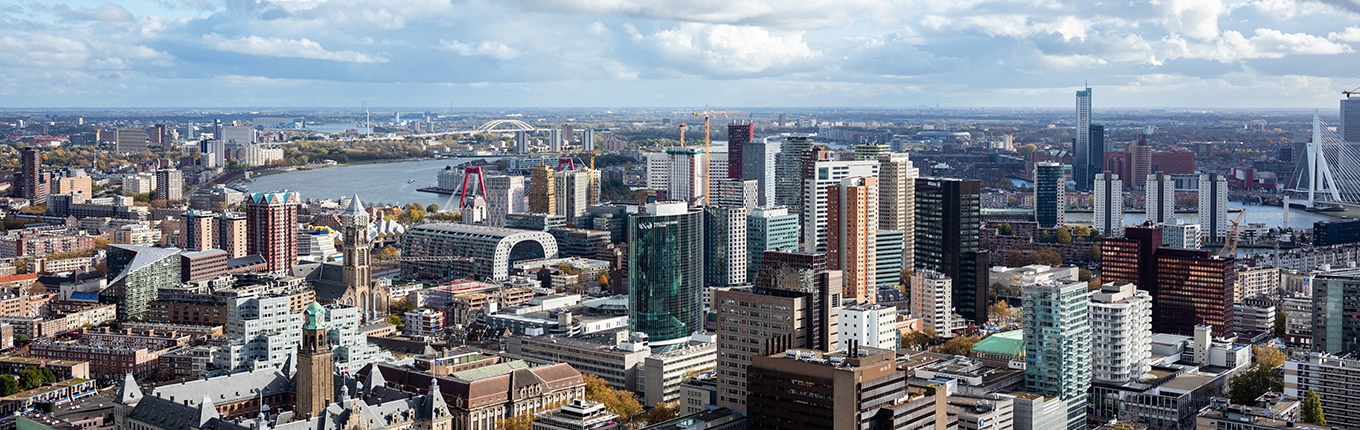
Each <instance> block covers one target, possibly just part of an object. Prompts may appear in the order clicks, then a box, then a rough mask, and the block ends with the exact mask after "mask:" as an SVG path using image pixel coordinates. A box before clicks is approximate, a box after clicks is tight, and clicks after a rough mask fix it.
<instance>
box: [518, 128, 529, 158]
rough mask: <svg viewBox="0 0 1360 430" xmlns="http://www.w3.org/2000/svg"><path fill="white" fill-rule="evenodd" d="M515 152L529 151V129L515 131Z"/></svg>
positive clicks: (525, 152) (524, 152) (526, 152)
mask: <svg viewBox="0 0 1360 430" xmlns="http://www.w3.org/2000/svg"><path fill="white" fill-rule="evenodd" d="M515 153H516V154H528V153H529V132H527V131H516V132H515Z"/></svg>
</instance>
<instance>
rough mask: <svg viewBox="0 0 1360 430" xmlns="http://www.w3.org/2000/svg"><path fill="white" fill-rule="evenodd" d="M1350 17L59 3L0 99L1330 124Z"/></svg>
mask: <svg viewBox="0 0 1360 430" xmlns="http://www.w3.org/2000/svg"><path fill="white" fill-rule="evenodd" d="M1357 15H1360V5H1357V4H1356V3H1354V2H1353V1H1343V0H1282V1H1270V2H1265V1H1249V2H1227V4H1225V3H1224V2H1220V1H1216V0H1215V1H1183V0H1182V1H1167V2H1157V3H1156V4H1150V5H1102V4H1095V5H1087V4H1078V3H1071V4H1064V3H1060V2H1053V3H1048V4H1043V5H1039V6H1030V5H1013V4H1009V3H1006V2H1000V1H984V2H979V3H970V4H953V3H941V4H933V3H932V4H895V3H888V2H871V1H858V2H850V3H840V2H835V3H832V2H821V1H810V2H794V3H786V4H783V5H782V9H775V8H774V7H772V6H770V5H767V4H763V3H760V2H754V1H752V2H736V3H730V2H723V3H718V2H701V3H700V4H693V3H679V2H660V3H656V4H650V5H630V4H626V3H605V4H599V3H595V2H585V1H569V2H539V1H532V0H517V1H510V2H504V3H497V4H485V3H478V2H447V1H428V2H403V3H400V4H390V5H381V6H373V5H357V4H353V2H350V1H300V0H299V1H272V2H271V1H262V2H251V3H225V4H219V3H215V2H188V1H185V2H154V3H153V2H114V3H109V2H93V1H73V2H69V3H68V4H57V5H43V4H25V5H17V6H16V7H15V8H13V10H10V11H7V15H6V22H7V24H9V28H11V29H12V30H13V31H12V32H11V34H9V35H7V36H5V37H3V38H0V52H3V53H5V54H6V55H4V57H5V58H7V59H6V60H3V61H6V62H7V64H6V65H7V69H8V70H7V72H6V73H5V74H4V75H3V76H0V94H3V95H5V96H6V98H7V99H9V100H10V103H11V105H10V106H6V107H7V108H57V107H68V108H78V107H84V108H90V107H166V108H171V107H189V106H215V107H252V106H277V107H324V106H330V107H339V106H345V107H348V106H358V105H360V104H361V103H362V102H363V101H364V100H367V101H368V103H369V105H370V106H454V107H470V106H475V107H482V106H503V107H526V106H552V107H599V106H637V107H660V106H697V105H703V104H706V103H707V104H714V105H725V106H738V105H740V106H751V105H756V106H769V107H794V106H821V107H836V106H871V107H926V106H931V107H933V106H941V107H983V106H987V107H1041V108H1061V107H1064V106H1070V103H1071V99H1070V94H1071V92H1072V91H1073V90H1075V89H1079V88H1081V87H1082V86H1083V84H1089V85H1090V86H1092V87H1093V88H1100V89H1101V92H1100V93H1101V96H1100V102H1099V105H1100V107H1099V108H1097V109H1098V110H1099V109H1104V108H1137V107H1176V108H1227V107H1241V108H1252V107H1264V106H1270V107H1280V108H1317V109H1330V108H1332V107H1333V106H1335V104H1336V99H1337V97H1338V96H1339V94H1338V93H1339V92H1340V91H1343V90H1349V89H1352V88H1354V87H1357V86H1360V81H1356V80H1354V78H1351V77H1350V75H1349V73H1348V71H1350V70H1353V69H1354V67H1355V66H1356V64H1357V57H1356V56H1355V55H1354V54H1355V49H1356V46H1357V45H1360V26H1355V25H1349V23H1351V22H1355V21H1356V20H1355V19H1354V18H1357V17H1358V16H1357ZM1303 64H1306V67H1305V66H1304V65H1303ZM999 83H1000V84H999Z"/></svg>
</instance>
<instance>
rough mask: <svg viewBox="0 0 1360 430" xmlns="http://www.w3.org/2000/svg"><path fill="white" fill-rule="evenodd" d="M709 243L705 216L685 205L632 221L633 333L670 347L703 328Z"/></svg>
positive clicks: (650, 209)
mask: <svg viewBox="0 0 1360 430" xmlns="http://www.w3.org/2000/svg"><path fill="white" fill-rule="evenodd" d="M705 239H706V237H705V236H704V219H703V212H702V211H701V210H700V209H698V208H690V207H689V205H688V204H686V203H685V202H664V203H648V204H647V206H646V211H645V212H644V213H640V214H637V215H635V216H633V217H630V218H629V219H628V274H629V276H628V331H633V332H642V333H646V334H647V336H648V338H649V341H650V342H651V343H652V345H653V346H668V345H675V344H678V343H681V342H684V341H685V340H686V339H688V338H689V336H690V335H691V334H693V333H694V332H696V331H699V330H702V329H703V289H704V285H703V283H704V259H703V255H704V254H703V252H704V251H703V250H704V242H705Z"/></svg>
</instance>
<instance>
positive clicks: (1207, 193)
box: [1199, 173, 1228, 242]
mask: <svg viewBox="0 0 1360 430" xmlns="http://www.w3.org/2000/svg"><path fill="white" fill-rule="evenodd" d="M1199 226H1200V228H1201V229H1203V235H1205V236H1208V237H1209V239H1210V240H1212V241H1214V242H1219V241H1222V240H1224V239H1225V238H1227V236H1228V178H1226V177H1224V176H1223V174H1221V173H1201V174H1200V175H1199Z"/></svg>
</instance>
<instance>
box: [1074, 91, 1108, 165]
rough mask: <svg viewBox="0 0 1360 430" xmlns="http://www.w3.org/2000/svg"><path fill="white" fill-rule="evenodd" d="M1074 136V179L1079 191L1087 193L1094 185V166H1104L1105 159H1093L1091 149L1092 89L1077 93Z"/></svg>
mask: <svg viewBox="0 0 1360 430" xmlns="http://www.w3.org/2000/svg"><path fill="white" fill-rule="evenodd" d="M1073 134H1075V135H1076V139H1075V140H1074V141H1073V145H1072V179H1073V180H1074V181H1075V182H1076V184H1077V190H1078V191H1085V190H1088V189H1090V187H1091V186H1090V184H1092V183H1094V182H1093V178H1094V174H1093V172H1091V168H1092V166H1099V165H1102V164H1104V159H1094V158H1092V157H1093V156H1094V155H1095V154H1094V152H1093V151H1092V148H1091V143H1092V142H1091V87H1086V89H1084V90H1081V91H1077V128H1076V131H1074V132H1073ZM1101 152H1102V153H1103V152H1104V151H1101ZM1101 170H1104V169H1101Z"/></svg>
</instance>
